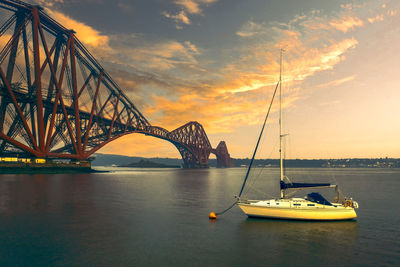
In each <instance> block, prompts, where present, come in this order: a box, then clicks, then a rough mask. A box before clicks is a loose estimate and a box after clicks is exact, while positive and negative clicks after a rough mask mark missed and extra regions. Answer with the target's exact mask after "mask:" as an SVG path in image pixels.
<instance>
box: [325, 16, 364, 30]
mask: <svg viewBox="0 0 400 267" xmlns="http://www.w3.org/2000/svg"><path fill="white" fill-rule="evenodd" d="M329 24H330V25H331V26H332V27H333V28H335V29H337V30H339V31H342V32H348V31H349V30H353V29H354V28H355V27H361V26H364V22H363V21H362V20H361V19H359V18H358V17H350V16H346V17H343V18H340V19H333V20H332V21H331V22H330V23H329Z"/></svg>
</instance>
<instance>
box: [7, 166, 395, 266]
mask: <svg viewBox="0 0 400 267" xmlns="http://www.w3.org/2000/svg"><path fill="white" fill-rule="evenodd" d="M245 171H246V170H245V169H239V168H237V169H235V168H233V169H205V170H181V169H123V168H119V169H114V171H113V172H109V173H92V174H35V175H26V174H23V175H16V174H10V175H4V174H3V175H0V265H1V266H204V265H209V266H276V265H279V266H399V265H400V201H399V200H400V197H399V189H400V170H398V169H395V170H393V169H292V170H291V172H292V173H296V172H297V173H299V174H300V176H309V177H323V176H329V177H334V179H335V180H336V181H337V182H338V183H339V184H340V185H342V189H343V191H344V192H345V193H347V194H349V195H351V196H352V197H353V198H354V199H356V200H357V201H358V202H359V205H360V209H359V210H358V219H357V220H356V221H345V222H299V221H281V220H263V219H248V218H247V217H246V216H245V215H243V214H242V212H241V211H240V210H239V208H237V207H235V208H233V209H232V210H231V211H230V212H228V213H226V214H225V215H223V216H220V217H219V218H218V220H217V221H210V220H208V214H209V213H210V212H211V211H220V210H223V209H225V208H226V207H228V206H229V205H230V204H232V202H233V201H234V198H233V196H234V195H235V194H237V193H238V191H239V189H240V186H241V182H242V179H243V176H244V174H245ZM277 174H278V170H276V169H270V170H267V175H266V176H265V177H266V178H267V179H266V180H267V181H269V180H270V181H269V182H266V183H267V184H268V183H272V181H274V179H270V178H268V177H269V176H270V175H273V176H275V175H277ZM271 177H272V176H271ZM273 184H276V186H278V183H277V182H276V183H275V181H274V182H273ZM272 189H273V190H272V191H271V192H269V193H277V192H273V191H277V190H276V189H277V188H274V187H273V186H272ZM260 190H262V188H260ZM266 191H268V190H266Z"/></svg>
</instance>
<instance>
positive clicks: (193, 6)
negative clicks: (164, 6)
mask: <svg viewBox="0 0 400 267" xmlns="http://www.w3.org/2000/svg"><path fill="white" fill-rule="evenodd" d="M217 1H218V0H175V1H174V3H175V4H177V5H178V6H181V7H183V8H184V9H186V10H187V12H189V13H191V14H199V13H201V12H202V9H201V7H200V5H205V4H211V3H214V2H217Z"/></svg>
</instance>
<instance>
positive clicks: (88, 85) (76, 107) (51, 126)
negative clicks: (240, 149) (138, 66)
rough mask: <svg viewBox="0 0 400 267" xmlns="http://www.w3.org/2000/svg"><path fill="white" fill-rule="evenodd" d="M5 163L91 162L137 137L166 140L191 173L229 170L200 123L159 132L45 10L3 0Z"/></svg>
mask: <svg viewBox="0 0 400 267" xmlns="http://www.w3.org/2000/svg"><path fill="white" fill-rule="evenodd" d="M0 89H1V92H0V157H7V156H8V157H11V156H13V157H16V156H17V157H27V158H46V159H60V158H61V159H70V160H72V161H80V160H86V159H88V158H89V157H90V156H91V155H92V154H93V153H94V152H96V151H97V150H99V149H100V148H102V147H103V146H104V145H106V144H108V143H109V142H111V141H113V140H115V139H117V138H119V137H121V136H124V135H126V134H130V133H142V134H145V135H150V136H153V137H157V138H161V139H164V140H167V141H169V142H171V143H172V144H174V145H175V146H176V148H177V149H178V150H179V152H180V154H181V155H182V158H183V162H184V167H186V168H204V167H207V166H208V158H209V155H210V153H214V154H215V155H216V157H217V162H218V165H219V166H220V167H224V166H225V167H226V166H228V165H229V160H230V156H229V153H228V150H227V147H226V144H225V142H223V141H222V142H220V144H219V145H218V146H217V147H216V148H215V149H213V148H212V146H211V144H210V141H209V140H208V137H207V135H206V133H205V131H204V129H203V127H202V125H201V124H199V123H198V122H189V123H187V124H185V125H183V126H181V127H179V128H177V129H175V130H173V131H171V132H170V131H167V130H166V129H163V128H161V127H156V126H152V125H151V124H150V123H149V122H148V120H147V119H146V118H145V117H144V116H143V114H142V113H140V111H139V110H138V109H137V108H136V107H135V105H134V103H133V102H132V101H131V100H130V99H129V98H128V97H127V96H126V95H125V94H124V92H123V90H122V89H121V88H120V87H119V86H118V85H117V84H116V83H115V82H114V81H113V79H112V78H111V77H110V75H109V74H108V73H107V72H106V71H105V70H104V69H103V68H102V66H101V65H100V64H99V62H98V61H97V60H96V59H95V58H94V57H93V56H92V55H91V54H90V52H89V51H88V50H87V49H86V48H85V47H84V46H83V44H82V43H81V42H80V41H79V40H78V39H77V38H76V36H75V32H74V31H73V30H70V29H66V28H64V27H63V26H62V25H60V24H59V23H57V22H56V21H55V20H54V19H52V18H51V17H49V16H48V15H46V14H45V13H44V12H43V10H42V8H41V7H39V6H34V5H30V4H26V3H24V2H21V1H4V0H0Z"/></svg>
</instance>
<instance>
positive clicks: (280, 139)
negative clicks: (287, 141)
mask: <svg viewBox="0 0 400 267" xmlns="http://www.w3.org/2000/svg"><path fill="white" fill-rule="evenodd" d="M282 54H283V49H282V48H281V54H280V62H279V63H280V64H279V65H280V70H279V157H280V171H281V179H280V180H281V182H282V181H283V156H282V138H283V136H284V135H282ZM284 197H285V191H284V190H283V189H281V198H284Z"/></svg>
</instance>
